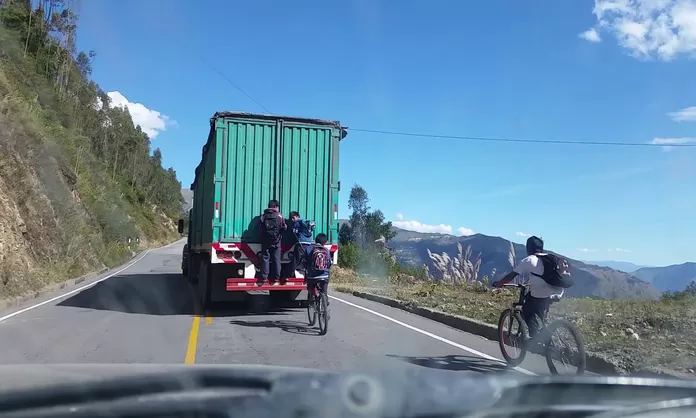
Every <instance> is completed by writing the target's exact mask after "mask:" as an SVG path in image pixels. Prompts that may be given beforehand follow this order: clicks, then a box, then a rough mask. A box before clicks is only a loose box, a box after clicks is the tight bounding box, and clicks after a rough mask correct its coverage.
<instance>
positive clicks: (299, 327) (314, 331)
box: [230, 320, 319, 336]
mask: <svg viewBox="0 0 696 418" xmlns="http://www.w3.org/2000/svg"><path fill="white" fill-rule="evenodd" d="M230 324H232V325H238V326H240V327H249V328H279V329H281V330H283V331H285V332H289V333H291V334H300V335H315V336H318V335H319V329H318V328H310V327H309V325H308V324H307V323H306V322H299V321H285V320H279V321H238V320H232V321H230Z"/></svg>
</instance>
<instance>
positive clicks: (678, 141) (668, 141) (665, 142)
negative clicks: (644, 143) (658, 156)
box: [650, 137, 696, 151]
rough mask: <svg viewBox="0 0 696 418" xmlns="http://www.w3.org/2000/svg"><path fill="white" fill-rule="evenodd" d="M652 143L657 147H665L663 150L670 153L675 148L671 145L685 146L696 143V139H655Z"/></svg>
mask: <svg viewBox="0 0 696 418" xmlns="http://www.w3.org/2000/svg"><path fill="white" fill-rule="evenodd" d="M650 143H651V144H655V145H664V146H663V147H662V149H663V150H665V151H669V150H671V149H672V148H673V147H672V146H671V145H684V144H691V143H696V138H690V137H682V138H653V140H652V141H650Z"/></svg>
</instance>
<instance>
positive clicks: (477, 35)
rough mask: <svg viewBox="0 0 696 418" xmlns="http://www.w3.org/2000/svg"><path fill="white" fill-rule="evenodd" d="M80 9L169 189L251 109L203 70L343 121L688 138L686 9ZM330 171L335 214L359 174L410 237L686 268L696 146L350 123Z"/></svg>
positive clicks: (537, 3)
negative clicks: (466, 236) (217, 122)
mask: <svg viewBox="0 0 696 418" xmlns="http://www.w3.org/2000/svg"><path fill="white" fill-rule="evenodd" d="M433 5H435V6H433ZM651 5H652V6H654V7H652V6H651ZM665 5H667V7H662V8H658V6H665ZM80 14H81V21H80V29H79V34H78V36H79V38H78V39H79V40H78V46H79V47H80V48H81V49H84V50H89V49H93V50H95V51H96V52H97V58H96V61H95V63H94V72H93V77H94V78H95V80H96V81H97V82H98V83H99V84H100V85H101V87H102V88H103V89H104V90H105V91H107V92H118V93H114V94H112V98H113V99H114V101H115V102H120V103H124V104H125V103H126V100H127V101H129V102H130V103H129V106H130V108H131V111H132V113H134V118H135V117H136V114H137V118H138V120H140V121H141V122H142V124H143V125H146V126H144V128H146V130H147V131H149V132H151V133H153V134H155V135H154V138H153V140H152V143H153V146H156V147H159V148H160V149H161V150H162V153H163V156H164V163H165V164H166V165H171V166H173V167H174V168H175V169H176V171H177V173H178V175H179V178H180V179H181V180H182V182H183V184H184V186H187V185H189V184H190V183H191V181H192V178H193V170H194V168H195V166H196V165H197V164H198V161H199V158H200V152H201V146H202V145H203V143H204V142H205V138H206V135H207V132H208V129H209V118H210V117H211V116H212V114H213V113H214V112H215V111H218V110H245V111H250V112H263V109H261V108H260V107H259V106H258V105H256V104H255V103H254V102H253V101H251V100H250V99H249V98H247V97H246V96H244V95H243V94H242V93H240V92H239V91H237V90H236V89H235V88H234V87H233V86H232V85H231V84H230V83H229V82H228V81H226V80H225V79H223V78H222V77H220V76H219V75H218V74H217V73H216V72H215V71H213V70H212V69H211V68H210V67H209V65H208V64H210V65H212V66H214V67H215V68H217V69H218V70H219V71H220V72H222V73H224V74H225V75H226V76H227V77H228V78H230V79H231V80H233V81H234V82H235V83H236V84H238V85H239V86H241V87H242V88H243V89H244V90H245V91H246V92H247V93H249V94H250V95H251V96H252V97H254V98H255V99H256V100H257V101H259V102H260V103H262V104H263V106H265V107H266V108H268V109H270V110H271V111H272V112H273V113H276V114H286V115H296V116H306V117H318V118H326V119H334V120H340V121H341V122H342V123H343V124H345V125H347V126H349V127H353V128H363V129H378V130H391V131H410V132H422V133H436V134H444V135H464V136H487V137H512V138H522V139H542V140H562V141H609V142H639V143H648V142H651V141H662V143H671V142H675V141H681V142H689V141H691V140H692V138H693V137H696V108H694V109H691V110H689V109H688V108H689V107H691V106H696V76H695V74H696V65H695V61H694V60H693V59H692V56H693V52H694V51H695V50H696V6H694V1H693V0H672V1H660V2H656V1H655V0H643V1H633V2H629V1H628V0H612V1H608V0H597V2H594V1H592V0H577V1H572V2H570V1H563V2H560V1H558V2H549V1H541V0H529V1H518V2H511V1H507V0H488V1H486V2H463V1H456V0H452V1H444V0H443V1H440V2H435V3H431V4H429V5H426V3H425V2H397V1H395V0H391V1H377V0H374V1H372V0H362V1H357V0H356V1H343V2H327V1H319V0H312V1H301V2H280V1H278V2H233V1H229V0H228V1H206V2H194V1H183V0H175V1H164V0H147V1H142V0H138V1H136V0H126V1H120V2H111V1H105V0H103V1H83V2H82V4H81V10H80ZM660 14H662V15H663V16H670V17H671V19H668V20H665V19H662V18H659V17H658V16H660ZM135 103H140V104H141V106H140V107H138V106H134V104H135ZM157 112H159V113H157ZM679 112H681V113H679ZM340 164H341V180H342V184H343V186H344V187H343V189H344V191H343V192H342V195H341V206H340V216H341V217H347V216H348V208H347V204H346V201H347V194H348V190H349V187H348V186H350V185H352V184H355V183H358V184H360V185H362V186H363V187H365V188H366V189H367V191H368V193H369V196H370V198H371V205H372V207H374V208H379V209H381V210H382V211H383V212H384V213H385V215H386V216H387V218H388V219H390V220H392V221H395V222H396V223H397V224H399V225H401V226H405V227H408V228H411V229H416V230H422V231H448V230H450V231H452V233H454V234H457V233H458V231H460V228H463V229H461V232H467V231H468V230H471V231H475V232H480V233H484V234H487V235H497V236H502V237H504V238H507V239H512V240H516V241H517V242H523V241H524V237H523V234H530V233H531V234H536V235H540V236H542V237H543V238H544V239H545V241H546V243H547V246H548V247H549V248H550V249H553V250H555V251H558V252H561V253H563V254H566V255H568V256H570V257H572V258H579V259H585V260H625V261H631V262H635V263H639V264H653V265H661V264H672V263H681V262H684V261H689V260H691V261H693V260H696V256H695V255H694V254H696V253H695V252H694V249H693V248H694V247H693V238H692V237H693V236H694V235H695V234H696V216H695V214H696V148H676V147H675V148H672V149H671V150H668V149H663V148H661V147H617V146H588V145H553V144H519V143H506V142H476V141H464V140H452V139H433V138H428V139H424V138H414V137H403V136H387V135H379V134H369V133H361V132H352V133H350V134H349V135H348V137H347V138H346V139H345V140H344V141H342V148H341V162H340Z"/></svg>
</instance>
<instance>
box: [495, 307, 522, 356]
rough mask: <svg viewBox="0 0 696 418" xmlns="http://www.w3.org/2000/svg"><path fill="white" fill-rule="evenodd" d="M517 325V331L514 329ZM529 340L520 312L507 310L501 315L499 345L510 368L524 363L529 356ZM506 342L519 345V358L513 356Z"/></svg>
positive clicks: (499, 320)
mask: <svg viewBox="0 0 696 418" xmlns="http://www.w3.org/2000/svg"><path fill="white" fill-rule="evenodd" d="M515 323H517V328H516V329H515V327H514V325H515ZM527 339H528V334H527V328H526V327H525V325H524V320H523V319H522V315H520V313H519V312H518V311H513V310H512V309H509V308H508V309H505V310H504V311H503V312H502V313H501V314H500V319H498V345H499V346H500V352H501V353H502V354H503V358H504V359H505V361H506V362H507V364H508V365H509V366H511V367H515V366H518V365H519V364H520V363H522V361H523V360H524V357H525V356H526V355H527V344H526V343H527ZM506 342H510V343H512V344H517V346H518V347H519V350H520V354H519V356H517V357H514V356H513V355H511V353H510V350H508V348H507V347H506V345H505V343H506Z"/></svg>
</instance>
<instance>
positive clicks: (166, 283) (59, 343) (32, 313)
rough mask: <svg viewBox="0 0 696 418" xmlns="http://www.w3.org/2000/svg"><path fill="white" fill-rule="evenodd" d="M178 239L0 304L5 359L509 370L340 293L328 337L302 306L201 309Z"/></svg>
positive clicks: (467, 339)
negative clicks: (12, 305) (63, 286)
mask: <svg viewBox="0 0 696 418" xmlns="http://www.w3.org/2000/svg"><path fill="white" fill-rule="evenodd" d="M182 246H183V241H179V242H177V243H175V244H172V245H170V246H167V247H164V248H160V249H157V250H152V251H149V252H147V253H145V254H144V255H142V256H140V257H138V258H136V259H135V260H134V262H131V263H129V264H127V265H126V266H127V268H123V267H121V268H119V269H115V270H114V271H111V272H107V273H105V274H104V275H102V276H101V277H100V279H97V281H92V282H91V283H89V284H85V285H83V286H86V287H85V288H79V287H78V288H75V289H72V290H71V289H67V290H63V291H62V292H61V293H55V294H53V295H48V296H46V297H44V298H43V299H35V300H33V301H31V302H28V303H27V304H25V305H24V306H20V307H17V308H16V309H14V311H7V312H1V313H0V352H1V353H2V354H3V355H2V356H0V364H26V363H184V362H187V363H194V362H195V363H213V364H216V363H252V364H270V365H281V366H301V367H312V368H319V369H324V370H371V369H374V368H375V367H431V368H437V369H445V370H452V372H457V373H462V372H468V373H488V372H500V371H504V370H505V367H504V366H503V365H502V363H501V362H500V361H499V360H497V359H499V358H500V352H499V349H498V346H497V344H496V343H494V342H491V341H488V340H484V339H482V338H480V337H477V336H474V335H471V334H467V333H463V332H461V331H457V330H454V329H452V328H449V327H447V326H444V325H441V324H439V323H436V322H433V321H430V320H427V319H424V318H420V317H418V316H415V315H412V314H409V313H406V312H403V311H400V310H398V309H394V308H390V307H387V306H383V305H380V304H377V303H374V302H371V301H366V300H363V299H359V298H355V297H352V296H350V295H345V294H340V293H334V294H333V296H332V297H333V298H332V301H331V322H330V323H329V325H330V329H329V333H328V334H327V335H325V336H318V335H316V331H315V330H313V329H308V328H307V323H306V320H307V315H306V311H305V310H303V309H287V310H282V311H278V312H272V313H267V314H263V315H248V314H244V313H236V314H235V313H229V312H227V313H225V312H213V313H212V314H209V315H203V316H199V315H197V314H198V313H199V312H196V307H195V304H194V303H193V291H192V288H191V286H190V285H189V284H188V282H187V281H186V280H185V279H184V278H183V277H182V276H181V273H180V268H179V266H180V263H181V249H182ZM105 277H108V278H106V279H104V280H101V279H103V278H105ZM99 280H101V281H99ZM66 292H70V294H65V293H66ZM37 304H39V306H36V305H37ZM513 372H514V373H527V374H529V373H534V374H547V373H548V370H547V368H546V364H545V362H544V360H543V359H542V358H541V357H539V356H535V355H530V356H528V358H527V360H525V362H524V363H523V364H522V365H521V369H519V370H516V371H513Z"/></svg>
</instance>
